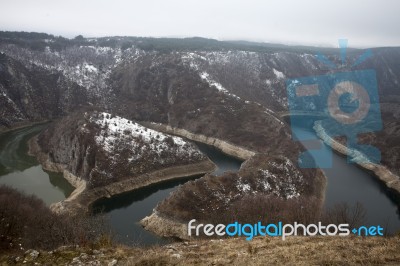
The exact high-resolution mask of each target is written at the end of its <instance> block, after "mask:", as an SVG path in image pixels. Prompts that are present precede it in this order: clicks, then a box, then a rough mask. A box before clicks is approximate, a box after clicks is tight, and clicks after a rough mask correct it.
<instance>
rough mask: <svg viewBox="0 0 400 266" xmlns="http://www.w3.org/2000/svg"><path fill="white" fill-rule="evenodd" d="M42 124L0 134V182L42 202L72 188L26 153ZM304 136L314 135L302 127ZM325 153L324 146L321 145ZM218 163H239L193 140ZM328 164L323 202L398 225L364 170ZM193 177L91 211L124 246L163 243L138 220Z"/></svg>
mask: <svg viewBox="0 0 400 266" xmlns="http://www.w3.org/2000/svg"><path fill="white" fill-rule="evenodd" d="M45 127H46V125H44V124H42V125H35V126H30V127H26V128H22V129H16V130H13V131H9V132H6V133H2V134H1V135H0V184H7V185H10V186H12V187H15V188H17V189H20V190H22V191H25V192H27V193H29V194H35V195H36V196H38V197H39V198H41V199H43V200H44V201H45V202H46V203H47V204H51V203H53V202H57V201H60V200H62V199H64V198H66V197H68V195H69V194H70V193H71V192H72V190H73V187H72V186H71V185H69V183H68V182H67V181H66V180H64V179H63V178H62V175H61V174H58V173H50V172H47V171H43V170H42V168H41V166H40V165H39V163H38V162H37V161H36V159H35V158H33V157H31V156H29V155H27V143H26V142H27V140H28V139H29V138H31V137H32V136H34V135H35V134H38V133H39V132H40V131H41V130H43V129H44V128H45ZM302 130H304V134H314V133H313V132H312V131H310V130H307V129H302ZM321 144H322V146H323V149H325V150H326V152H329V150H328V149H327V148H326V146H324V144H323V143H321ZM198 146H199V148H200V149H201V150H202V151H203V152H204V153H205V154H207V155H208V156H209V157H210V159H211V160H212V161H213V162H214V163H215V164H216V165H217V166H218V169H217V170H216V171H215V173H214V174H221V173H223V172H224V171H228V170H230V171H236V170H238V169H239V167H240V165H241V161H238V160H236V159H234V158H232V157H229V156H226V155H225V154H223V153H221V152H219V151H218V150H216V149H215V148H213V147H210V146H207V145H204V144H198ZM333 164H334V167H333V168H331V169H323V170H324V172H325V174H326V175H327V177H328V185H327V191H326V197H325V206H327V207H329V206H333V205H334V204H336V203H339V202H348V203H349V204H353V203H355V202H357V201H358V202H361V203H362V204H363V205H364V207H365V209H366V211H367V220H368V222H367V224H371V225H372V224H375V225H376V224H380V225H382V226H384V227H387V229H388V231H389V232H391V233H393V232H396V231H398V230H399V229H400V219H399V211H398V207H397V205H396V202H395V200H394V199H392V198H391V197H390V194H388V193H387V191H386V189H385V188H384V187H383V186H381V185H380V183H378V182H377V181H376V179H375V178H374V177H373V176H371V175H370V174H369V173H367V172H365V171H363V170H361V169H359V168H357V167H355V166H354V165H350V164H347V161H346V159H345V158H343V157H341V156H339V155H337V154H333ZM196 178H198V176H194V177H187V178H186V179H181V180H179V181H171V182H164V183H161V184H158V185H155V186H152V187H149V188H145V189H141V190H139V191H135V192H131V193H125V194H122V195H119V196H116V197H113V198H112V199H105V200H101V201H98V202H97V203H96V204H95V206H94V209H95V213H98V212H103V213H105V214H106V217H108V220H109V222H110V225H111V228H112V229H113V231H114V232H115V233H116V237H117V239H118V240H119V241H121V242H122V243H125V244H130V245H151V244H155V243H160V244H162V243H166V242H167V241H168V240H164V239H161V238H159V237H157V236H155V235H153V234H151V233H149V232H147V231H145V230H143V229H142V227H141V226H140V225H139V221H140V220H141V219H142V218H144V217H145V216H147V215H149V214H151V212H152V210H153V208H154V207H155V206H156V205H157V203H158V202H160V201H161V200H163V199H164V198H166V197H167V196H168V195H169V193H171V192H172V191H174V190H175V189H176V188H177V187H178V186H179V185H181V184H183V183H185V182H187V181H188V180H193V179H196Z"/></svg>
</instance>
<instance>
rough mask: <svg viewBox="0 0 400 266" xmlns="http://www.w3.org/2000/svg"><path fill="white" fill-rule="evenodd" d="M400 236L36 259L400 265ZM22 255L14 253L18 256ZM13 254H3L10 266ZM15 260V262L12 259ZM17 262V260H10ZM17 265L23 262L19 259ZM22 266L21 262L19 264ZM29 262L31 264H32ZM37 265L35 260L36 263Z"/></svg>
mask: <svg viewBox="0 0 400 266" xmlns="http://www.w3.org/2000/svg"><path fill="white" fill-rule="evenodd" d="M399 251H400V237H391V238H384V237H369V238H368V237H367V238H365V237H364V238H363V237H342V238H341V237H291V238H288V239H287V240H285V241H282V240H281V239H280V238H271V237H266V238H265V237H258V238H255V239H253V240H252V241H246V240H245V239H243V238H235V239H225V240H223V241H222V240H197V241H191V242H185V243H175V244H171V245H167V246H154V247H148V248H129V247H121V246H119V247H114V248H107V249H101V255H93V254H94V251H93V250H91V249H84V248H68V249H62V250H57V251H55V252H52V253H48V252H41V253H40V256H39V257H38V259H37V260H36V261H35V262H36V263H38V264H41V265H59V264H63V265H70V264H74V263H73V259H74V258H76V257H79V256H80V255H82V254H88V255H89V256H88V259H82V260H81V262H82V263H83V264H84V265H87V264H91V263H93V262H94V261H96V262H97V263H99V264H100V265H108V263H110V262H111V261H113V260H116V261H117V262H118V265H142V266H144V265H246V266H248V265H355V264H356V265H382V264H384V265H400V252H399ZM15 256H17V255H13V256H12V257H14V258H15ZM10 257H11V256H3V257H0V265H8V264H9V262H10V261H12V260H11V259H10ZM13 262H14V261H13ZM11 264H14V263H11ZM17 264H18V263H17ZM19 264H21V265H22V260H21V261H20V262H19ZM28 264H29V263H28ZM32 264H33V263H32Z"/></svg>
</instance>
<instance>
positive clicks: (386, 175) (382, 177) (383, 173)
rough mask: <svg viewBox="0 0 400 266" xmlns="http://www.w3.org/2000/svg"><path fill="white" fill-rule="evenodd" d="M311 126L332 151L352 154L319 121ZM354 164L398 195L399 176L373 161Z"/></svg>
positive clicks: (353, 152) (399, 193)
mask: <svg viewBox="0 0 400 266" xmlns="http://www.w3.org/2000/svg"><path fill="white" fill-rule="evenodd" d="M313 128H314V130H315V132H316V134H317V136H318V137H319V138H320V139H321V140H323V141H324V143H325V144H326V145H328V146H330V147H331V148H332V149H333V150H334V151H336V152H338V153H339V154H341V155H343V156H354V154H355V151H353V150H350V149H348V148H347V147H346V146H344V145H343V144H341V143H339V142H337V141H336V140H334V139H333V138H331V137H330V136H329V135H328V134H327V133H326V131H325V129H324V128H323V126H322V125H321V121H316V122H315V124H314V127H313ZM356 164H357V165H358V166H359V167H361V168H362V169H364V170H367V171H370V172H372V173H373V175H374V176H375V177H376V178H377V180H378V181H380V182H381V183H383V184H384V185H385V186H386V187H387V188H388V189H389V190H390V191H391V192H393V193H394V194H395V195H396V196H398V197H400V177H399V176H397V175H395V174H394V173H392V172H391V171H390V170H389V169H388V168H387V167H385V166H383V165H380V164H374V163H356Z"/></svg>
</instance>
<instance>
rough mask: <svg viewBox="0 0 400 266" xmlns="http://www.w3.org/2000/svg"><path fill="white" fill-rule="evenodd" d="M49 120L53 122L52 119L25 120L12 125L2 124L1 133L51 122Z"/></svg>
mask: <svg viewBox="0 0 400 266" xmlns="http://www.w3.org/2000/svg"><path fill="white" fill-rule="evenodd" d="M49 122H51V120H40V121H23V122H18V123H15V124H14V125H13V126H11V127H5V126H0V134H2V133H6V132H9V131H13V130H16V129H21V128H25V127H30V126H35V125H40V124H46V123H49Z"/></svg>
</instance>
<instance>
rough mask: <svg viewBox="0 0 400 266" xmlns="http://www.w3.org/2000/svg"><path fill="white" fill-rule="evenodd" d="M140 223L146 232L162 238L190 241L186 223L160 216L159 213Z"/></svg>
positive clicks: (147, 217) (154, 213)
mask: <svg viewBox="0 0 400 266" xmlns="http://www.w3.org/2000/svg"><path fill="white" fill-rule="evenodd" d="M140 223H141V225H142V226H143V227H144V228H145V229H146V230H148V231H150V232H153V233H155V234H156V235H158V236H161V237H167V238H179V239H182V240H188V239H190V237H189V236H188V232H187V224H186V223H182V222H179V221H176V220H173V219H171V218H168V217H166V216H160V214H159V213H158V212H157V211H154V212H153V213H152V214H151V215H149V216H146V217H145V218H143V219H142V220H141V221H140Z"/></svg>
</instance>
